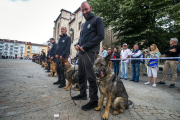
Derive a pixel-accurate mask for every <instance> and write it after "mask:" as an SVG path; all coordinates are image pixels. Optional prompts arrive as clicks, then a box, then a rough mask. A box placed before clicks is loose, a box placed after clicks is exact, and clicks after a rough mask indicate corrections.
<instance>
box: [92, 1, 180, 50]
mask: <svg viewBox="0 0 180 120" xmlns="http://www.w3.org/2000/svg"><path fill="white" fill-rule="evenodd" d="M89 3H90V4H91V6H92V8H93V12H94V13H97V14H98V16H100V17H102V19H103V21H104V24H105V26H106V27H112V30H113V32H114V33H115V37H116V38H117V42H115V43H114V44H116V45H122V44H123V43H127V44H128V45H129V47H130V48H132V47H133V45H134V44H136V43H137V44H139V45H140V49H141V48H146V47H149V46H150V45H151V44H156V45H157V46H158V48H159V49H160V51H161V52H162V53H163V52H164V50H165V49H167V48H168V47H169V40H170V38H172V37H177V38H178V39H179V40H180V10H179V8H180V1H179V0H90V1H89Z"/></svg>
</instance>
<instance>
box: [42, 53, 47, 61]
mask: <svg viewBox="0 0 180 120" xmlns="http://www.w3.org/2000/svg"><path fill="white" fill-rule="evenodd" d="M45 58H46V55H45V53H44V52H43V53H42V55H41V59H42V60H45Z"/></svg>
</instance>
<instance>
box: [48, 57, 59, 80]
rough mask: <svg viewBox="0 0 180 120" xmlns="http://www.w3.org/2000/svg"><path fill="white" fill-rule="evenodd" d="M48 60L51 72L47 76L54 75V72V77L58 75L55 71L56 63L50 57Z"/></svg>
mask: <svg viewBox="0 0 180 120" xmlns="http://www.w3.org/2000/svg"><path fill="white" fill-rule="evenodd" d="M49 62H50V64H51V73H50V75H49V77H52V76H54V73H56V77H58V74H57V71H56V64H55V63H54V61H53V60H52V59H49Z"/></svg>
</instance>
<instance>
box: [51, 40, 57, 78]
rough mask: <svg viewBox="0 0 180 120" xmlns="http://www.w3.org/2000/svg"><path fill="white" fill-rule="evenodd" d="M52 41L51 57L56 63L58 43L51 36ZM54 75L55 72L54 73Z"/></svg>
mask: <svg viewBox="0 0 180 120" xmlns="http://www.w3.org/2000/svg"><path fill="white" fill-rule="evenodd" d="M50 42H51V43H52V46H51V50H50V59H52V60H53V61H54V63H56V57H55V55H56V49H57V44H56V42H55V40H54V38H50ZM53 75H54V73H53Z"/></svg>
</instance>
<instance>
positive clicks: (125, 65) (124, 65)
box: [121, 62, 129, 78]
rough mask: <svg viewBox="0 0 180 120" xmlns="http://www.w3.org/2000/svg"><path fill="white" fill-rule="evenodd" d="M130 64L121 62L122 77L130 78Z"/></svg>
mask: <svg viewBox="0 0 180 120" xmlns="http://www.w3.org/2000/svg"><path fill="white" fill-rule="evenodd" d="M128 64H129V63H127V62H121V78H128Z"/></svg>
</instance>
